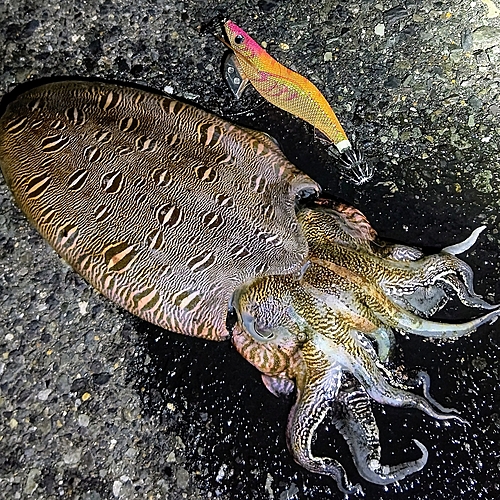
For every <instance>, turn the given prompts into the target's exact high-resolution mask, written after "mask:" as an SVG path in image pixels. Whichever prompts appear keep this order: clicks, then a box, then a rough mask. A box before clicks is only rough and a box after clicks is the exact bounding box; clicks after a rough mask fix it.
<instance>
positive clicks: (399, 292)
mask: <svg viewBox="0 0 500 500" xmlns="http://www.w3.org/2000/svg"><path fill="white" fill-rule="evenodd" d="M299 220H300V223H301V226H302V228H303V230H304V233H305V235H306V237H307V240H308V243H309V250H310V256H312V257H316V258H320V259H324V260H327V261H330V262H333V263H335V264H337V265H339V266H342V267H345V268H347V269H349V270H351V271H353V272H358V273H360V274H362V275H363V276H364V277H365V278H367V279H369V280H370V281H372V282H376V283H378V284H379V285H380V286H381V287H382V289H383V290H384V291H385V292H386V293H387V294H388V295H390V296H391V297H394V298H395V299H396V300H397V299H398V298H399V297H401V296H403V297H404V296H408V297H411V296H412V295H413V294H417V295H419V296H420V297H421V299H422V300H421V302H422V305H421V306H420V307H419V305H418V301H414V302H412V301H411V299H410V300H409V301H408V302H409V303H411V304H412V307H414V308H416V309H417V310H420V311H421V312H423V313H427V314H432V313H434V312H436V310H438V309H439V308H441V307H442V306H444V304H445V303H446V298H445V296H444V294H443V291H442V289H443V288H444V289H452V290H454V291H455V293H456V294H457V296H458V298H459V299H460V300H461V302H462V303H463V304H465V305H467V306H470V307H481V308H483V309H493V308H495V306H492V305H491V304H488V303H487V302H486V301H485V300H483V299H482V297H481V296H480V295H478V294H476V293H475V292H474V286H473V276H474V274H473V271H472V269H471V268H470V266H469V265H467V264H466V263H465V262H463V261H462V260H460V259H459V258H457V257H456V256H455V255H458V254H459V253H462V252H465V251H466V250H468V249H470V248H471V247H472V245H474V243H475V242H476V241H477V238H478V236H479V234H480V233H481V232H482V231H483V229H484V226H482V227H480V228H478V229H476V230H475V231H473V233H472V234H471V236H469V238H467V239H466V240H465V241H463V242H462V243H458V244H456V245H452V246H449V247H446V248H444V249H443V250H442V251H441V252H440V253H438V254H435V255H429V256H423V254H422V253H421V252H420V251H418V250H415V249H411V248H410V247H405V246H402V245H387V244H386V243H385V242H383V241H377V240H376V238H375V237H374V236H372V237H371V238H368V237H365V236H364V235H366V234H371V233H370V231H368V230H367V229H366V227H365V224H366V223H365V222H363V221H364V220H365V219H363V218H362V214H357V217H356V218H351V219H349V220H350V221H351V222H352V221H354V222H352V225H353V226H354V228H352V227H349V228H347V226H346V225H345V224H344V223H343V222H340V221H339V215H338V213H337V212H336V211H335V210H333V209H328V208H323V209H316V210H309V209H304V210H302V211H301V212H300V213H299ZM358 220H359V222H358ZM356 224H358V225H359V231H358V232H356V231H355V229H356V228H357V226H356ZM375 234H376V233H375ZM422 290H425V293H423V292H422ZM425 295H426V297H425Z"/></svg>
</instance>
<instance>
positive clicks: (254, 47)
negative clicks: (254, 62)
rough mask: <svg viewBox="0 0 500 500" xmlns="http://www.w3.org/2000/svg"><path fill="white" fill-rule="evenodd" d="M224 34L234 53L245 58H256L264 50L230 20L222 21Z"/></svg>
mask: <svg viewBox="0 0 500 500" xmlns="http://www.w3.org/2000/svg"><path fill="white" fill-rule="evenodd" d="M224 28H225V30H226V35H227V38H228V40H229V44H230V45H231V48H232V49H233V51H234V52H235V54H236V55H242V56H244V57H247V58H256V57H257V58H258V57H259V56H260V55H261V54H262V53H263V52H265V50H264V49H263V48H262V47H261V46H260V45H259V44H258V43H257V42H256V41H255V40H254V39H253V38H252V37H250V36H249V35H248V34H247V33H246V32H245V31H243V30H242V29H241V28H240V27H239V26H237V25H236V24H234V23H233V22H232V21H226V22H225V23H224Z"/></svg>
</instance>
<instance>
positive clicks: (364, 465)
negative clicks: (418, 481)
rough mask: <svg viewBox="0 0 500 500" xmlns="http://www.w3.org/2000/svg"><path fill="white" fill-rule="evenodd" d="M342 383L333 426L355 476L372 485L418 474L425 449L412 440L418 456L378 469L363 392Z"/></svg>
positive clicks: (375, 442) (377, 453) (375, 428)
mask: <svg viewBox="0 0 500 500" xmlns="http://www.w3.org/2000/svg"><path fill="white" fill-rule="evenodd" d="M345 378H346V379H348V381H347V382H346V381H345V380H344V381H343V383H342V386H341V388H340V390H339V393H338V396H337V398H336V400H335V403H334V413H333V422H334V424H335V427H336V428H337V429H338V431H339V432H340V433H341V434H342V436H343V437H344V439H345V440H346V442H347V444H348V446H349V449H350V450H351V453H352V456H353V459H354V463H355V464H356V468H357V469H358V472H359V474H360V475H361V476H362V477H363V478H364V479H366V480H367V481H371V482H372V483H376V484H390V483H393V482H395V481H399V480H401V479H404V478H405V477H407V476H409V475H410V474H413V473H414V472H418V471H419V470H421V469H422V468H423V467H424V466H425V464H426V463H427V458H428V453H427V449H426V448H425V446H424V445H423V444H422V443H420V442H419V441H417V440H416V439H414V442H415V444H416V445H417V446H418V447H419V448H420V450H421V452H422V456H421V457H420V458H419V459H417V460H413V461H409V462H405V463H402V464H398V465H393V466H389V465H382V463H381V461H380V460H381V449H380V439H379V430H378V426H377V422H376V421H375V417H374V415H373V412H372V408H371V403H370V398H369V397H368V395H367V393H366V391H365V390H364V389H363V388H362V387H361V386H360V385H359V383H357V381H356V380H355V379H353V378H352V377H345Z"/></svg>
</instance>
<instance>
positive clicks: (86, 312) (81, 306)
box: [78, 300, 89, 316]
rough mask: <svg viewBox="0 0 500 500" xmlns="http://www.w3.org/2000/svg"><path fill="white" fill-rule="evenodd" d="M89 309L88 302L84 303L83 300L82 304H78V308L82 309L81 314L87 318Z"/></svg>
mask: <svg viewBox="0 0 500 500" xmlns="http://www.w3.org/2000/svg"><path fill="white" fill-rule="evenodd" d="M88 307H89V303H88V302H86V301H83V300H81V301H80V302H78V308H79V309H80V314H81V315H82V316H85V315H86V314H88V310H87V308H88Z"/></svg>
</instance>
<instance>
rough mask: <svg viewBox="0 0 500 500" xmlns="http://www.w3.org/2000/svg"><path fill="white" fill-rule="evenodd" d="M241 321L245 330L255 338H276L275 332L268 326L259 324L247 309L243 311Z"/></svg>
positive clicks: (261, 339)
mask: <svg viewBox="0 0 500 500" xmlns="http://www.w3.org/2000/svg"><path fill="white" fill-rule="evenodd" d="M241 321H242V323H243V327H244V328H245V330H246V331H247V332H248V333H249V334H250V335H251V336H252V337H253V338H254V339H255V340H260V341H264V340H272V339H273V338H274V336H275V335H274V332H273V331H272V330H268V329H266V328H262V327H260V326H258V325H257V324H256V322H255V318H254V317H253V316H252V315H250V314H248V313H247V312H245V311H242V312H241Z"/></svg>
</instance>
